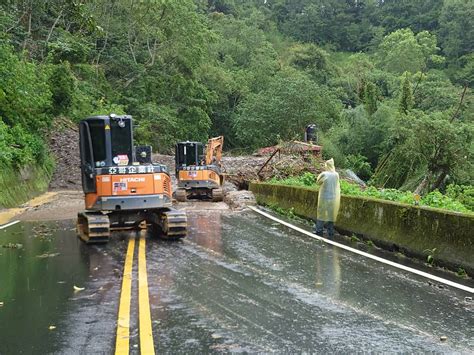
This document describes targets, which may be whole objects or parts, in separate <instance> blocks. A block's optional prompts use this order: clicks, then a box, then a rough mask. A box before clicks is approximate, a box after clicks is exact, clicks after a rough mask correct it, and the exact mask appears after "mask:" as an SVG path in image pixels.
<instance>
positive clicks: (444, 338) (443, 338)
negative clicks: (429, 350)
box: [439, 335, 448, 341]
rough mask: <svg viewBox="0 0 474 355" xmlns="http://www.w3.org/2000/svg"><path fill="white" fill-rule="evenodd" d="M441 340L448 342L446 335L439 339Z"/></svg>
mask: <svg viewBox="0 0 474 355" xmlns="http://www.w3.org/2000/svg"><path fill="white" fill-rule="evenodd" d="M439 340H441V341H446V340H448V337H447V336H445V335H442V336H440V337H439Z"/></svg>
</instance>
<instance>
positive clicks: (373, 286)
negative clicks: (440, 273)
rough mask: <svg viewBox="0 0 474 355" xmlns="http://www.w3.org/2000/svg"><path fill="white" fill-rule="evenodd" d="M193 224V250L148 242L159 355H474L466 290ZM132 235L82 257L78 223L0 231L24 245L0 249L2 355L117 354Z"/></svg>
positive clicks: (243, 231)
mask: <svg viewBox="0 0 474 355" xmlns="http://www.w3.org/2000/svg"><path fill="white" fill-rule="evenodd" d="M188 218H189V221H190V226H191V228H190V234H189V238H187V239H186V240H184V241H181V242H165V241H160V240H156V239H150V238H149V239H148V242H147V266H148V284H149V297H150V310H151V320H152V327H153V338H154V344H155V348H156V352H157V353H170V354H175V353H208V352H251V353H255V352H278V353H295V352H296V353H299V352H319V353H323V352H324V353H326V352H345V353H349V352H354V351H377V352H439V353H470V352H472V349H474V302H473V301H468V300H465V297H466V296H472V295H469V294H467V293H466V292H463V291H460V290H455V289H452V288H449V287H446V288H442V289H440V288H438V287H436V286H433V285H430V284H429V283H428V281H426V280H425V279H423V278H421V277H419V276H416V275H411V274H408V273H406V272H403V271H400V270H396V269H393V268H392V267H390V266H385V265H382V264H380V263H377V262H375V261H372V260H367V259H364V258H362V257H360V256H357V255H354V254H352V253H349V252H346V251H343V250H339V249H337V248H335V247H332V246H327V245H325V244H324V243H321V242H318V241H315V240H308V239H306V238H305V237H304V236H302V235H300V234H298V233H297V232H293V231H290V230H288V229H286V228H284V227H281V226H279V225H278V224H276V223H274V222H272V221H270V220H267V219H265V218H263V217H261V216H257V215H255V214H254V213H252V212H243V213H223V214H219V213H216V212H213V213H210V212H207V213H199V212H193V213H190V214H189V217H188ZM142 233H143V232H142ZM136 234H139V233H138V232H121V233H115V235H114V237H113V239H112V240H111V242H109V244H107V245H106V246H86V245H84V244H82V243H81V242H80V241H79V240H78V239H77V238H76V237H75V231H74V222H73V221H62V222H57V223H22V224H17V225H15V226H12V227H10V228H8V229H7V230H4V231H0V246H1V245H5V244H8V243H21V244H22V248H20V249H16V248H0V302H3V305H1V304H2V303H0V353H1V354H13V353H24V354H30V353H31V354H33V353H34V354H40V353H113V352H114V347H115V334H116V326H117V311H118V301H119V298H120V289H121V279H122V270H123V264H124V259H125V253H126V248H127V243H128V238H129V237H133V236H134V235H136ZM148 237H150V236H148ZM136 279H137V268H136V265H135V267H134V270H133V280H134V282H133V283H132V302H131V322H130V326H131V328H130V329H131V330H130V345H131V352H132V353H139V333H138V320H137V314H138V302H137V298H138V296H137V295H138V285H137V282H136ZM74 286H77V287H80V288H85V289H84V290H82V291H74ZM50 327H51V328H52V327H55V328H54V329H50ZM441 336H446V337H447V340H446V341H444V342H442V341H440V337H441Z"/></svg>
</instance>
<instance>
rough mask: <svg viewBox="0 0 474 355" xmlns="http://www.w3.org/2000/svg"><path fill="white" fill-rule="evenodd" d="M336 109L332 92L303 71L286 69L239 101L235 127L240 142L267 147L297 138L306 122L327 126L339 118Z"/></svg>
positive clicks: (336, 103) (338, 105)
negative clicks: (313, 80) (257, 91)
mask: <svg viewBox="0 0 474 355" xmlns="http://www.w3.org/2000/svg"><path fill="white" fill-rule="evenodd" d="M339 110H340V104H339V103H338V102H337V100H336V98H335V97H334V96H333V94H332V93H331V91H329V90H328V89H327V88H325V87H322V86H318V85H317V84H316V83H314V82H312V81H311V80H310V79H309V78H308V77H307V76H306V75H304V74H301V73H298V72H296V71H294V70H286V71H281V72H279V73H278V74H276V75H275V76H274V77H273V79H272V81H271V82H270V83H269V87H268V89H266V90H264V91H261V92H259V93H257V94H251V95H249V96H248V98H247V99H246V100H244V101H243V102H242V103H241V105H240V109H239V110H238V112H237V115H236V117H235V121H234V127H235V130H236V132H237V137H238V139H239V141H240V143H241V144H242V145H244V146H246V145H247V146H250V147H261V146H268V145H274V144H276V143H278V141H279V140H280V139H283V140H291V139H294V138H299V137H300V136H301V131H302V127H305V126H306V125H307V124H309V123H316V124H317V125H318V127H321V129H323V130H326V129H328V128H329V127H330V126H331V125H333V124H334V123H335V122H337V121H338V118H339Z"/></svg>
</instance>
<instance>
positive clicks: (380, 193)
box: [268, 173, 472, 213]
mask: <svg viewBox="0 0 474 355" xmlns="http://www.w3.org/2000/svg"><path fill="white" fill-rule="evenodd" d="M310 175H311V176H312V178H311V177H310ZM313 180H315V177H314V174H311V173H305V174H304V175H301V176H292V177H288V178H286V179H281V180H279V179H275V178H273V179H270V180H269V181H268V182H269V183H274V184H282V185H289V186H304V187H309V188H314V189H318V185H316V182H315V181H314V182H313V183H311V184H310V182H311V181H313ZM340 186H341V193H342V194H343V195H348V196H361V197H371V198H375V199H380V200H386V201H394V202H400V203H406V204H409V205H416V204H417V202H416V199H415V195H414V194H413V193H412V192H410V191H400V190H396V189H377V188H376V187H374V186H369V187H367V188H362V187H360V186H359V185H356V184H353V183H350V182H348V181H345V180H341V181H340ZM419 204H420V206H426V207H434V208H441V209H444V210H449V211H455V212H462V213H470V212H472V211H470V210H469V209H468V208H467V207H466V206H464V205H463V204H462V203H461V202H459V201H457V200H456V199H454V198H452V197H450V196H449V195H443V194H441V193H440V192H439V191H437V190H436V191H433V192H431V193H429V194H428V195H426V196H425V197H423V198H422V199H421V201H420V203H419Z"/></svg>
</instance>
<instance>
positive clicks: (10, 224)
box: [0, 220, 20, 230]
mask: <svg viewBox="0 0 474 355" xmlns="http://www.w3.org/2000/svg"><path fill="white" fill-rule="evenodd" d="M18 222H20V221H19V220H16V221H13V222H10V223H7V224H4V225H3V226H0V230H1V229H5V228H8V227H10V226H13V225H14V224H17V223H18Z"/></svg>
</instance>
